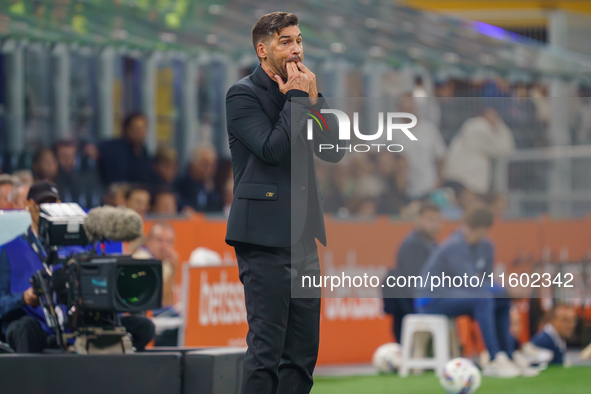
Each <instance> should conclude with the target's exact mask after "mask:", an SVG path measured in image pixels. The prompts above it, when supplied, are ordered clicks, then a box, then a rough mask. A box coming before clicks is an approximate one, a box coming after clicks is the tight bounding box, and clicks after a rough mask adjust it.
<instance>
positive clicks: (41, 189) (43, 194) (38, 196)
mask: <svg viewBox="0 0 591 394" xmlns="http://www.w3.org/2000/svg"><path fill="white" fill-rule="evenodd" d="M59 198H60V195H59V192H58V190H57V186H56V185H55V184H53V183H51V182H48V181H40V182H35V183H33V185H32V186H31V188H30V189H29V194H27V200H30V199H33V201H35V203H37V204H41V203H42V202H47V200H56V201H57V200H59ZM54 202H55V201H54Z"/></svg>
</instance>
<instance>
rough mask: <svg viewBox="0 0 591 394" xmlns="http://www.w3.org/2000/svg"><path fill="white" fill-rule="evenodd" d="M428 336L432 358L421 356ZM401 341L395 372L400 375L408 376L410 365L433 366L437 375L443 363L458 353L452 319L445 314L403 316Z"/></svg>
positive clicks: (413, 366) (423, 367)
mask: <svg viewBox="0 0 591 394" xmlns="http://www.w3.org/2000/svg"><path fill="white" fill-rule="evenodd" d="M429 337H431V338H433V357H425V353H426V352H425V350H426V346H427V343H428V340H429ZM401 342H402V361H401V363H400V369H399V375H400V376H402V377H406V376H408V373H409V371H410V369H411V368H413V369H415V370H423V369H434V370H435V372H436V373H437V375H441V373H442V371H443V367H444V366H445V363H447V362H448V361H449V360H450V359H451V358H452V357H458V356H459V353H460V352H459V341H458V339H457V335H456V329H455V319H450V318H448V317H447V316H445V315H424V314H410V315H406V316H405V317H404V320H403V321H402V341H401Z"/></svg>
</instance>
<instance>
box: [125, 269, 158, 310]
mask: <svg viewBox="0 0 591 394" xmlns="http://www.w3.org/2000/svg"><path fill="white" fill-rule="evenodd" d="M157 288H158V277H157V275H156V273H155V272H154V270H153V267H151V266H148V265H131V266H126V267H121V268H119V270H118V272H117V294H118V295H119V297H120V299H121V301H122V302H123V304H124V305H127V306H129V307H130V308H131V309H134V308H140V307H142V306H143V305H145V304H147V303H149V302H150V300H151V299H152V298H153V297H154V294H155V293H156V291H157Z"/></svg>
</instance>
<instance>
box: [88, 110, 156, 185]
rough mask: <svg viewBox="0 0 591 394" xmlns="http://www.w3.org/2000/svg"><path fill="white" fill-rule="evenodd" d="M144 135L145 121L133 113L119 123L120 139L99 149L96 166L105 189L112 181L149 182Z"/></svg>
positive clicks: (139, 115)
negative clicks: (120, 125)
mask: <svg viewBox="0 0 591 394" xmlns="http://www.w3.org/2000/svg"><path fill="white" fill-rule="evenodd" d="M147 135H148V119H147V118H146V116H145V115H144V114H142V113H140V112H134V113H132V114H130V115H128V116H127V117H126V118H125V120H124V121H123V135H122V137H121V138H117V139H114V140H110V141H107V142H104V143H103V144H102V145H101V146H100V147H99V162H98V167H99V173H100V175H101V178H102V181H103V184H104V185H105V186H108V185H110V184H111V183H114V182H138V183H144V184H149V183H150V181H151V180H152V179H153V175H152V163H151V161H150V158H149V157H148V151H147V149H146V147H145V143H146V137H147Z"/></svg>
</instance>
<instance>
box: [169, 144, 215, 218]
mask: <svg viewBox="0 0 591 394" xmlns="http://www.w3.org/2000/svg"><path fill="white" fill-rule="evenodd" d="M216 166H217V153H216V151H215V149H214V148H213V147H211V146H202V147H198V148H196V149H195V150H194V151H193V155H192V157H191V162H190V163H189V167H188V170H187V173H186V174H185V175H183V176H181V177H180V178H179V179H177V181H176V182H175V189H176V190H177V191H178V193H179V196H180V198H181V203H182V205H183V206H189V207H190V208H191V209H193V210H194V211H196V212H222V209H223V208H224V202H223V200H222V196H221V194H220V192H219V190H217V189H216V188H215V184H214V176H215V172H216Z"/></svg>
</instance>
